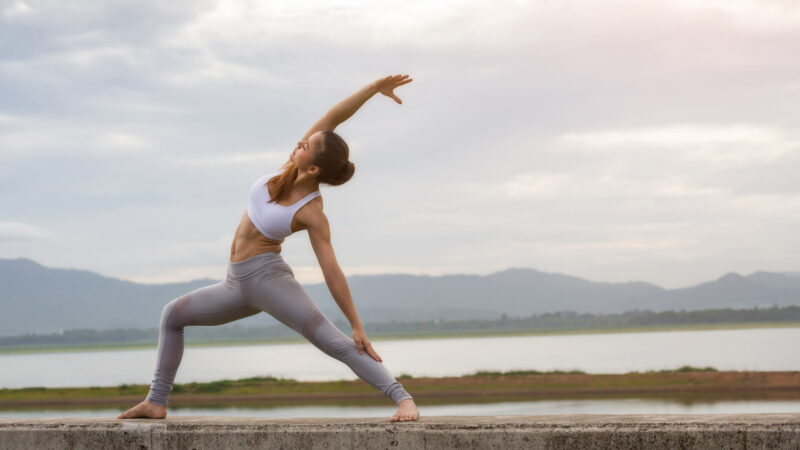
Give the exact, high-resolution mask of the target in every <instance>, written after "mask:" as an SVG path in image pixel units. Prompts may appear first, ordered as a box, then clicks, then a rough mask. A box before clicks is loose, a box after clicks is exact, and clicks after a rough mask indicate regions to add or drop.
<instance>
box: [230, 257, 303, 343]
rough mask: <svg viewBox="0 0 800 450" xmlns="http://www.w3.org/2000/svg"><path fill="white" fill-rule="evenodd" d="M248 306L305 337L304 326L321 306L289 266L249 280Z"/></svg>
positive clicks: (247, 285)
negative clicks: (257, 309) (318, 305)
mask: <svg viewBox="0 0 800 450" xmlns="http://www.w3.org/2000/svg"><path fill="white" fill-rule="evenodd" d="M243 291H244V295H245V299H246V301H247V303H248V304H249V305H251V306H254V307H256V308H259V309H260V310H262V311H264V312H266V313H267V314H269V315H271V316H273V317H275V318H276V319H278V320H279V321H281V322H282V323H284V324H285V325H287V326H289V327H290V328H292V329H294V330H295V331H297V332H298V333H301V334H302V329H303V324H304V323H305V321H306V319H308V318H309V317H310V316H311V313H312V312H314V311H315V310H316V309H317V305H316V304H315V303H314V301H313V300H312V299H311V297H310V296H309V295H308V293H307V292H306V290H305V289H304V288H303V286H301V285H300V283H299V282H298V281H297V280H296V279H295V278H294V275H293V273H292V272H291V270H290V269H288V267H286V268H276V269H273V270H270V271H269V272H266V273H263V274H260V275H259V276H256V277H253V278H251V279H249V280H246V282H245V283H243Z"/></svg>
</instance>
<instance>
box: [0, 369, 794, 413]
mask: <svg viewBox="0 0 800 450" xmlns="http://www.w3.org/2000/svg"><path fill="white" fill-rule="evenodd" d="M397 379H398V381H400V382H401V383H402V384H403V385H404V386H405V387H406V389H407V390H408V391H409V392H411V393H412V395H414V397H415V398H416V399H417V402H418V403H425V404H437V403H438V404H452V403H464V402H499V401H520V400H535V399H558V398H561V399H567V398H669V399H684V400H685V401H687V402H691V401H699V400H704V401H710V400H743V399H750V400H790V399H791V400H798V399H800V372H719V371H716V370H714V369H712V368H693V367H682V368H680V369H677V370H669V371H658V372H655V371H652V372H631V373H626V374H607V375H603V374H586V373H582V372H577V371H573V372H559V371H556V372H538V371H514V372H477V373H475V374H472V375H467V376H462V377H444V378H413V377H410V376H405V375H401V376H399V377H398V378H397ZM148 390H149V386H148V385H120V386H115V387H97V386H95V387H87V388H37V387H31V388H24V389H0V408H4V409H8V408H15V409H16V408H24V407H29V408H41V407H59V408H69V407H79V406H80V407H91V406H100V405H103V406H106V407H108V406H119V407H125V406H127V407H130V406H132V404H135V403H138V402H139V401H141V400H142V399H143V398H144V397H145V396H146V395H147V393H148ZM387 401H388V399H387V398H386V397H384V396H383V395H382V394H381V393H379V392H377V391H376V390H375V389H374V388H372V387H371V386H369V385H368V384H366V383H365V382H363V381H361V380H352V381H351V380H345V381H330V382H299V381H295V380H288V379H277V378H272V377H255V378H243V379H239V380H220V381H214V382H209V383H188V384H176V385H174V387H173V391H172V393H171V395H170V399H169V405H170V406H189V405H192V406H232V405H251V406H253V405H254V404H257V405H259V406H283V405H290V404H291V405H311V404H313V405H319V404H348V405H384V404H386V402H387Z"/></svg>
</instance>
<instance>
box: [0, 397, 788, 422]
mask: <svg viewBox="0 0 800 450" xmlns="http://www.w3.org/2000/svg"><path fill="white" fill-rule="evenodd" d="M130 406H133V405H130ZM419 409H420V414H421V415H424V416H505V415H540V414H756V413H796V412H800V402H798V401H731V402H715V403H693V404H689V405H687V404H683V403H680V402H670V401H663V400H638V399H625V400H548V401H536V402H506V403H487V404H466V405H442V406H425V405H424V404H422V405H419ZM126 410H127V408H120V409H113V408H107V409H93V410H69V411H64V410H47V409H45V410H38V411H14V410H0V418H43V417H105V418H116V417H117V414H119V413H121V412H124V411H126ZM394 411H395V409H394V407H392V406H387V407H376V406H371V407H348V406H296V407H284V408H241V407H236V408H173V407H170V409H169V416H170V417H177V416H225V417H258V418H287V417H386V418H388V417H390V416H391V415H392V414H394Z"/></svg>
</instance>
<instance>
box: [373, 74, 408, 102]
mask: <svg viewBox="0 0 800 450" xmlns="http://www.w3.org/2000/svg"><path fill="white" fill-rule="evenodd" d="M412 81H414V79H413V78H408V75H389V76H388V77H386V78H381V79H379V80H378V81H376V82H375V89H377V90H378V92H380V93H381V94H383V95H385V96H387V97H391V98H393V99H394V101H396V102H397V103H400V104H401V105H402V104H403V101H402V100H400V98H398V97H397V96H396V95H394V92H392V91H393V90H394V88H396V87H398V86H402V85H404V84H406V83H411V82H412Z"/></svg>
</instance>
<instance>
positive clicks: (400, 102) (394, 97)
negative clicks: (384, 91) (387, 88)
mask: <svg viewBox="0 0 800 450" xmlns="http://www.w3.org/2000/svg"><path fill="white" fill-rule="evenodd" d="M389 96H390V97H392V98H393V99H394V101H396V102H397V103H399V104H401V105H402V104H403V101H402V100H400V98H399V97H398V96H396V95H394V94H389Z"/></svg>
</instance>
